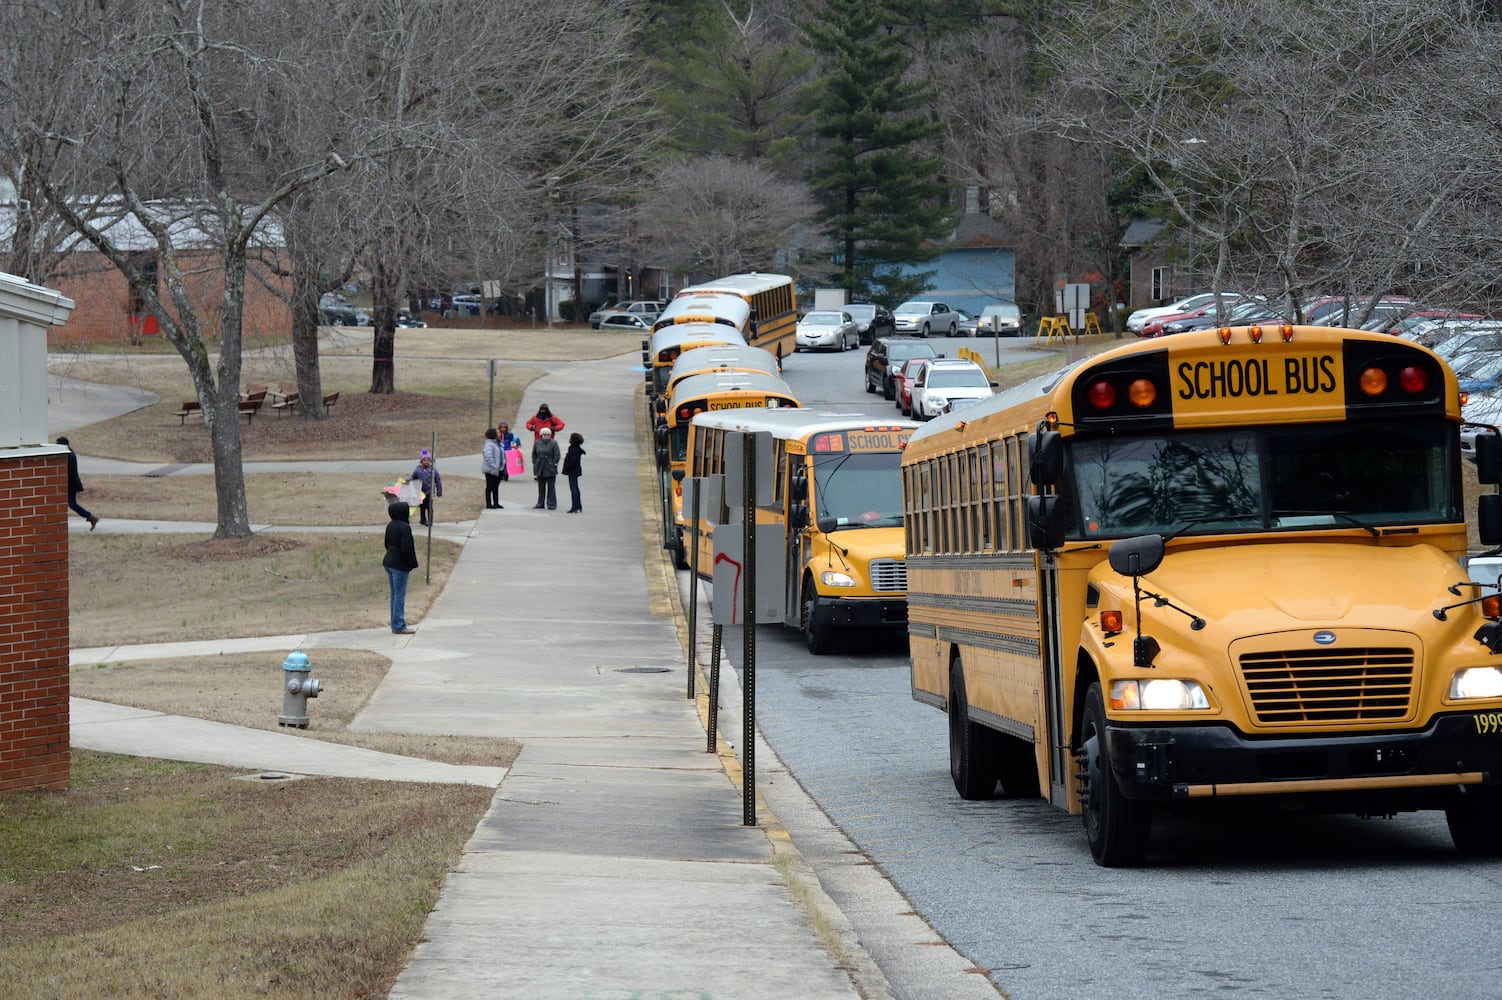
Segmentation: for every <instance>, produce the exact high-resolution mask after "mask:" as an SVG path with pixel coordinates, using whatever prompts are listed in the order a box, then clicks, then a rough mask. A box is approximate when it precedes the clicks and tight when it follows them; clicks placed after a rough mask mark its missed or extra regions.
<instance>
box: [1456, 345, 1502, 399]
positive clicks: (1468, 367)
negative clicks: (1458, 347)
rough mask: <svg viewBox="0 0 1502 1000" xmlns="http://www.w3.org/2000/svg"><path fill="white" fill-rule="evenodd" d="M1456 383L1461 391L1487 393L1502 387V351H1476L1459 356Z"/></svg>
mask: <svg viewBox="0 0 1502 1000" xmlns="http://www.w3.org/2000/svg"><path fill="white" fill-rule="evenodd" d="M1455 384H1456V387H1457V388H1458V389H1460V391H1461V392H1474V393H1487V392H1496V391H1497V390H1499V389H1502V353H1498V352H1496V351H1475V352H1472V353H1470V354H1466V355H1463V356H1462V357H1461V358H1458V359H1457V360H1456V363H1455Z"/></svg>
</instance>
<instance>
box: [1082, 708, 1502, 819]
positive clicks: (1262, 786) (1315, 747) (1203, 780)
mask: <svg viewBox="0 0 1502 1000" xmlns="http://www.w3.org/2000/svg"><path fill="white" fill-rule="evenodd" d="M1496 714H1497V713H1494V712H1493V713H1487V712H1481V713H1463V714H1455V715H1445V716H1440V717H1438V718H1436V719H1435V720H1434V721H1433V722H1431V723H1430V724H1429V725H1428V726H1427V727H1425V728H1424V729H1418V730H1404V731H1401V732H1387V733H1380V734H1361V735H1342V734H1334V733H1320V734H1316V735H1312V736H1303V737H1298V738H1294V737H1270V738H1258V739H1248V738H1247V737H1245V736H1243V735H1242V734H1240V733H1239V732H1237V731H1236V730H1234V729H1232V728H1231V727H1229V726H1223V725H1213V726H1183V727H1179V726H1173V727H1167V726H1165V727H1136V726H1131V727H1128V726H1120V725H1117V724H1115V723H1112V724H1108V725H1107V727H1106V741H1107V744H1108V746H1109V747H1110V759H1111V764H1112V769H1113V770H1114V771H1115V772H1116V776H1117V778H1118V779H1119V781H1120V784H1121V788H1122V791H1123V792H1124V793H1125V794H1126V795H1127V796H1128V797H1129V798H1134V799H1150V800H1156V801H1163V802H1168V801H1179V800H1188V799H1196V798H1223V797H1230V796H1279V795H1316V796H1317V795H1328V796H1331V797H1344V798H1347V799H1353V800H1357V801H1360V800H1371V801H1373V802H1375V803H1385V804H1387V805H1390V806H1391V807H1392V808H1393V809H1405V808H1406V809H1416V808H1429V807H1432V805H1433V803H1434V802H1435V801H1438V800H1439V799H1441V798H1442V797H1444V796H1450V795H1453V794H1454V790H1455V789H1456V788H1457V787H1458V786H1461V785H1493V786H1499V785H1502V735H1499V734H1498V733H1497V732H1496V728H1495V726H1494V725H1493V726H1492V727H1491V728H1490V729H1489V730H1488V728H1487V724H1486V719H1487V717H1488V716H1490V717H1492V718H1493V719H1494V718H1495V716H1496ZM1478 716H1479V717H1480V718H1481V721H1480V722H1478Z"/></svg>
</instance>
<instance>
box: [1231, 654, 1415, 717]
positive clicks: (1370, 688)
mask: <svg viewBox="0 0 1502 1000" xmlns="http://www.w3.org/2000/svg"><path fill="white" fill-rule="evenodd" d="M1240 662H1241V676H1242V679H1243V682H1244V683H1245V684H1246V689H1247V693H1248V694H1249V695H1250V696H1251V701H1252V709H1253V711H1254V712H1255V713H1256V716H1257V722H1258V723H1260V724H1262V725H1267V726H1277V725H1293V724H1301V723H1316V724H1327V725H1328V724H1341V723H1361V722H1390V721H1394V720H1400V719H1404V718H1407V717H1408V715H1409V712H1410V704H1409V703H1410V701H1411V699H1412V695H1413V674H1414V653H1413V650H1411V649H1403V648H1400V647H1367V648H1358V649H1344V650H1340V651H1335V650H1330V649H1287V650H1271V651H1267V652H1256V653H1253V652H1248V653H1244V654H1242V656H1241V660H1240Z"/></svg>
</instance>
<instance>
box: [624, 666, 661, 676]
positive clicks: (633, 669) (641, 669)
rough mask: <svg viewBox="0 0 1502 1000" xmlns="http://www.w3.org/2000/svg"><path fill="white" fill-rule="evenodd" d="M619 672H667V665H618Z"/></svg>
mask: <svg viewBox="0 0 1502 1000" xmlns="http://www.w3.org/2000/svg"><path fill="white" fill-rule="evenodd" d="M615 672H616V673H618V674H665V673H667V672H668V668H667V667H616V668H615Z"/></svg>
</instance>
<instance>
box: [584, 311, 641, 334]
mask: <svg viewBox="0 0 1502 1000" xmlns="http://www.w3.org/2000/svg"><path fill="white" fill-rule="evenodd" d="M595 329H596V330H646V331H648V332H650V331H651V329H652V322H651V320H649V319H647V318H646V317H644V316H638V315H637V314H636V313H624V312H623V313H606V314H605V315H604V316H601V317H600V322H599V325H598V326H596V327H595Z"/></svg>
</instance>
